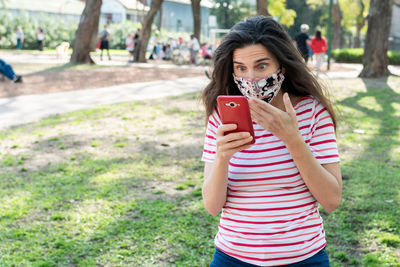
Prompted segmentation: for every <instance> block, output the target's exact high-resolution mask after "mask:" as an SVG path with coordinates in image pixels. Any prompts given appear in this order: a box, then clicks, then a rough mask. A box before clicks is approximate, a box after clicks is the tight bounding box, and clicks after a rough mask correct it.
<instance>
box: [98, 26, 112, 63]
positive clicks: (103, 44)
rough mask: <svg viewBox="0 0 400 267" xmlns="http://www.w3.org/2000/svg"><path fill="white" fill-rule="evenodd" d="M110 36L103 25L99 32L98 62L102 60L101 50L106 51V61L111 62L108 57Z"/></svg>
mask: <svg viewBox="0 0 400 267" xmlns="http://www.w3.org/2000/svg"><path fill="white" fill-rule="evenodd" d="M110 37H111V35H110V33H109V32H108V30H107V25H104V29H103V30H102V31H101V32H100V60H103V50H107V55H108V60H111V56H110V43H109V39H110Z"/></svg>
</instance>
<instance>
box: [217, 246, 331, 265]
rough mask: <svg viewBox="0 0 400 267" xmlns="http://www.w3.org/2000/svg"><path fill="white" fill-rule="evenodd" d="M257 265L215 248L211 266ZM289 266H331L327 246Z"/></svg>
mask: <svg viewBox="0 0 400 267" xmlns="http://www.w3.org/2000/svg"><path fill="white" fill-rule="evenodd" d="M228 266H229V267H256V266H257V265H254V264H250V263H247V262H243V261H241V260H238V259H236V258H234V257H231V256H229V255H227V254H225V253H224V252H222V251H221V250H219V249H218V248H216V249H215V253H214V258H213V260H212V262H211V263H210V267H228ZM285 266H289V267H329V266H330V264H329V258H328V254H327V253H326V251H325V248H323V249H321V250H320V251H319V252H318V253H317V254H315V255H314V256H312V257H311V258H308V259H305V260H303V261H300V262H296V263H293V264H289V265H285Z"/></svg>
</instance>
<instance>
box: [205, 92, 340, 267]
mask: <svg viewBox="0 0 400 267" xmlns="http://www.w3.org/2000/svg"><path fill="white" fill-rule="evenodd" d="M294 108H295V110H296V115H297V121H298V126H299V130H300V133H301V134H302V136H303V139H304V141H305V142H306V144H307V146H308V147H309V149H310V150H311V152H312V154H313V155H314V157H315V158H316V159H317V160H318V162H319V163H320V164H327V163H333V162H338V161H339V156H338V150H337V144H336V136H335V130H334V126H333V123H332V118H331V116H330V115H329V113H328V111H327V110H326V109H325V108H324V107H323V106H322V105H321V103H320V102H319V101H318V100H317V99H315V98H314V97H312V96H308V97H303V98H301V99H300V100H299V101H298V102H297V103H296V105H295V106H294ZM220 124H221V120H220V116H219V113H218V110H217V109H215V110H214V112H213V114H212V115H211V116H210V118H209V121H208V125H207V130H206V136H205V144H204V150H203V157H202V160H203V161H206V162H213V160H214V159H215V153H216V132H217V128H218V126H219V125H220ZM253 126H254V132H255V135H256V138H255V139H256V143H255V144H254V145H253V146H252V147H251V148H249V149H248V150H242V151H240V152H237V153H235V154H234V155H233V157H232V158H231V160H230V162H229V171H228V195H227V200H226V203H225V205H224V207H223V209H222V214H221V219H220V224H219V226H218V233H217V235H216V237H215V245H216V246H217V247H218V248H219V249H220V250H222V251H223V252H225V253H226V254H228V255H230V256H232V257H235V258H237V259H239V260H241V261H244V262H248V263H251V264H255V265H261V266H276V265H285V264H291V263H295V262H299V261H302V260H305V259H307V258H309V257H311V256H313V255H314V254H316V253H317V252H318V251H320V250H321V249H322V248H323V247H324V246H325V245H326V241H325V233H324V227H323V223H322V218H321V216H320V214H319V212H318V203H317V201H316V200H315V199H314V197H313V196H312V195H311V193H310V191H309V190H308V188H307V186H306V185H305V183H304V181H303V179H302V178H301V175H300V173H299V170H298V169H297V167H296V165H295V163H294V161H293V159H292V157H291V155H290V154H289V151H288V149H287V148H286V146H285V144H284V143H283V142H282V141H281V140H280V139H279V138H277V137H275V136H274V135H272V134H271V133H270V132H269V131H267V130H265V129H264V128H262V127H261V126H260V125H258V124H256V123H254V122H253Z"/></svg>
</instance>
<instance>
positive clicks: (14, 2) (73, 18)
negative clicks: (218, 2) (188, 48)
mask: <svg viewBox="0 0 400 267" xmlns="http://www.w3.org/2000/svg"><path fill="white" fill-rule="evenodd" d="M2 3H4V6H3V10H5V12H7V13H9V14H11V15H12V16H21V15H23V14H28V15H29V16H32V17H41V16H52V17H55V18H61V19H63V20H65V21H70V22H79V20H80V16H81V14H82V12H83V10H84V8H85V1H84V0H4V1H0V7H2ZM150 3H151V0H103V3H102V6H101V15H100V24H101V25H102V24H106V23H111V22H115V23H118V22H123V21H125V20H130V21H132V22H142V21H143V19H144V17H145V15H146V14H147V12H148V11H149V9H150V7H149V6H150ZM200 5H201V33H202V34H203V35H207V36H208V33H209V30H210V29H211V28H212V27H211V25H209V16H210V12H211V8H212V7H213V5H214V4H213V2H212V1H211V0H202V1H201V2H200ZM0 13H1V10H0ZM154 23H156V24H157V25H158V26H161V28H164V29H167V30H170V31H183V32H189V33H191V32H193V13H192V7H191V0H164V2H163V4H162V6H161V10H160V11H159V12H158V14H157V17H156V19H155V21H154Z"/></svg>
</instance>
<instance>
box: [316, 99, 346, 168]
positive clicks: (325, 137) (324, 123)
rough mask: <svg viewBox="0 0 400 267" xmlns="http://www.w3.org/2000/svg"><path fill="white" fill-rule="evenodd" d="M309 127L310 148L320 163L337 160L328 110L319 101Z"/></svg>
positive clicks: (334, 139)
mask: <svg viewBox="0 0 400 267" xmlns="http://www.w3.org/2000/svg"><path fill="white" fill-rule="evenodd" d="M314 122H315V123H314V124H313V125H312V128H311V132H312V134H311V139H310V143H309V147H310V150H311V152H312V154H313V155H314V157H315V158H316V159H317V160H318V162H319V163H320V164H328V163H334V162H339V161H340V159H339V152H338V148H337V143H336V134H335V128H334V125H333V121H332V117H331V115H330V114H329V112H328V110H327V109H326V108H325V107H323V106H322V105H321V104H320V103H317V105H316V107H315V120H314Z"/></svg>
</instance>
